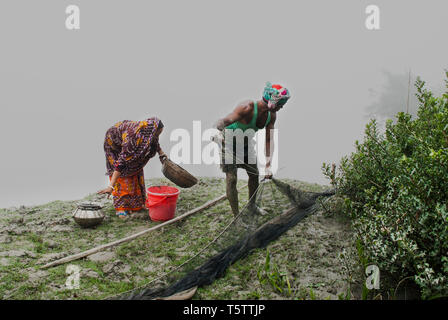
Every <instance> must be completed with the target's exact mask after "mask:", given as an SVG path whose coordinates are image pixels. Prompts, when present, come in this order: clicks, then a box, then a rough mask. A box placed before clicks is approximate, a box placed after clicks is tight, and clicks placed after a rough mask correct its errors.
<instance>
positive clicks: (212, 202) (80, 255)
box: [41, 184, 247, 269]
mask: <svg viewBox="0 0 448 320" xmlns="http://www.w3.org/2000/svg"><path fill="white" fill-rule="evenodd" d="M245 187H247V184H246V185H244V186H242V187H240V188H238V190H241V189H243V188H245ZM226 198H227V196H226V195H225V194H223V195H221V196H219V197H217V198H215V199H213V200H210V201H208V202H206V203H204V204H203V205H202V206H200V207H197V208H195V209H193V210H190V211H188V212H185V213H184V214H182V215H180V216H178V217H176V218H174V219H171V220H168V221H166V222H163V223H161V224H158V225H156V226H154V227H151V228H149V229H146V230H143V231H140V232H137V233H134V234H132V235H130V236H128V237H125V238H122V239H119V240H115V241H113V242H109V243H106V244H103V245H101V246H98V247H95V248H92V249H89V250H87V251H83V252H80V253H77V254H73V255H71V256H67V257H65V258H61V259H59V260H55V261H53V262H50V263H47V264H46V265H44V266H42V267H41V269H47V268H50V267H54V266H57V265H60V264H63V263H66V262H69V261H73V260H78V259H81V258H84V257H87V256H89V255H91V254H94V253H97V252H99V251H102V250H104V249H107V248H111V247H114V246H117V245H119V244H121V243H124V242H128V241H131V240H134V239H135V238H138V237H140V236H142V235H144V234H146V233H148V232H151V231H154V230H157V229H160V228H162V227H164V226H167V225H170V224H173V223H175V222H177V221H179V220H182V219H184V218H186V217H188V216H191V215H193V214H195V213H198V212H201V211H203V210H205V209H208V208H210V207H212V206H214V205H215V204H217V203H218V202H220V201H222V200H225V199H226Z"/></svg>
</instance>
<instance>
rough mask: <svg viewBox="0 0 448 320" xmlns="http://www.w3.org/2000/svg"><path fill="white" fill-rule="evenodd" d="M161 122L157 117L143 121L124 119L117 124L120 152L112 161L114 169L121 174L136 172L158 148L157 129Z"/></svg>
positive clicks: (127, 174) (161, 124) (126, 174)
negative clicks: (119, 135) (119, 136)
mask: <svg viewBox="0 0 448 320" xmlns="http://www.w3.org/2000/svg"><path fill="white" fill-rule="evenodd" d="M162 127H163V123H162V121H161V120H160V119H158V118H157V117H153V118H149V119H146V120H143V121H124V122H122V123H121V124H120V125H119V127H118V128H119V131H120V132H121V152H120V154H119V155H118V159H116V161H114V168H115V170H118V171H120V173H121V175H122V176H129V175H132V174H135V173H137V172H138V171H140V170H141V169H143V167H144V166H145V165H146V163H148V161H149V159H151V158H152V157H154V156H155V154H156V153H157V150H158V149H159V147H160V146H159V139H158V136H157V135H156V133H157V130H158V129H160V128H162Z"/></svg>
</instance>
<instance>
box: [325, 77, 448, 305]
mask: <svg viewBox="0 0 448 320" xmlns="http://www.w3.org/2000/svg"><path fill="white" fill-rule="evenodd" d="M447 77H448V72H447ZM415 86H416V88H417V98H418V100H419V110H418V115H417V118H416V119H412V118H411V115H409V114H406V113H403V112H400V113H398V114H397V115H396V121H395V123H394V121H392V120H390V119H389V120H388V121H387V123H386V128H385V132H384V133H380V132H379V130H378V128H377V123H376V121H375V120H371V121H370V123H368V124H367V125H366V129H365V136H364V141H363V142H362V143H359V142H358V141H356V142H355V147H356V151H355V152H353V153H352V154H351V155H350V156H349V157H343V158H342V159H341V163H340V166H339V168H338V170H337V172H336V171H335V170H332V169H331V168H330V166H329V165H327V164H325V163H324V164H323V172H324V174H325V175H326V176H327V177H328V178H330V179H331V180H332V183H333V184H334V185H335V186H336V188H337V192H338V194H339V195H341V196H343V197H344V198H345V201H344V208H343V210H344V212H346V213H348V214H349V215H350V216H351V218H352V225H353V228H354V230H355V233H356V236H357V238H358V239H359V240H360V242H361V244H362V245H363V247H364V248H365V254H366V255H367V258H368V259H369V262H370V263H374V264H376V265H377V266H378V267H379V268H380V270H384V271H388V272H389V273H391V274H393V275H394V276H397V278H403V277H407V276H412V277H413V278H414V281H415V282H416V283H417V284H418V285H419V287H420V288H421V292H422V295H423V298H430V297H433V296H436V295H446V294H447V292H448V209H447V204H448V93H446V94H444V95H443V96H442V97H434V96H433V94H432V93H431V92H430V91H428V90H427V89H426V88H425V83H424V82H423V81H421V80H420V79H417V81H416V83H415ZM447 87H448V81H447Z"/></svg>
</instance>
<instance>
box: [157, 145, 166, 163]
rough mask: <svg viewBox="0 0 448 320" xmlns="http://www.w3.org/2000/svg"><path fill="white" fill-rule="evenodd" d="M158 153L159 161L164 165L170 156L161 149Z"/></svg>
mask: <svg viewBox="0 0 448 320" xmlns="http://www.w3.org/2000/svg"><path fill="white" fill-rule="evenodd" d="M158 153H159V160H160V162H162V163H163V161H164V160H165V159H167V158H168V156H167V155H166V154H165V152H163V150H162V149H161V148H159V150H158Z"/></svg>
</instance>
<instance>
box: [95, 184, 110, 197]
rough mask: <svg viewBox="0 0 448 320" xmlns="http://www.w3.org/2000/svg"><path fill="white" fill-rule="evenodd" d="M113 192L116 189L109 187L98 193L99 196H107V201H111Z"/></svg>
mask: <svg viewBox="0 0 448 320" xmlns="http://www.w3.org/2000/svg"><path fill="white" fill-rule="evenodd" d="M113 191H114V188H112V186H108V187H107V188H106V189H103V190H100V191H98V192H97V194H107V199H109V197H110V195H111V194H112V192H113Z"/></svg>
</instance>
